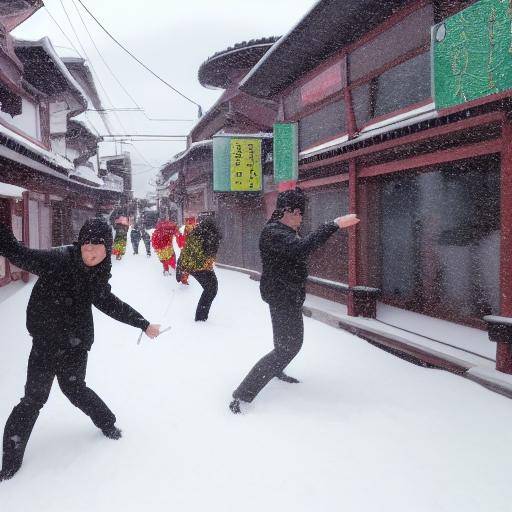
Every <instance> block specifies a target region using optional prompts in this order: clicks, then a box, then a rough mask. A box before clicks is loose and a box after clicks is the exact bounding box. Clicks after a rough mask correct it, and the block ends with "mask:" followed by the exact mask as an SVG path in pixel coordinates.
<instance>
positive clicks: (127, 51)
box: [61, 0, 203, 117]
mask: <svg viewBox="0 0 512 512" xmlns="http://www.w3.org/2000/svg"><path fill="white" fill-rule="evenodd" d="M61 1H62V0H61ZM78 1H79V2H80V4H81V5H82V7H83V8H84V9H85V10H86V11H87V13H88V14H89V16H90V17H91V18H92V19H93V20H94V21H95V22H96V23H97V24H98V25H99V26H100V27H101V29H102V30H103V31H104V32H105V33H106V34H107V35H108V36H109V37H110V39H112V40H113V41H114V42H115V43H116V44H117V45H118V46H119V47H120V48H122V49H123V50H124V51H125V52H126V53H127V54H128V55H129V56H130V57H131V58H132V59H134V60H135V61H137V62H138V63H139V64H140V65H141V66H142V67H143V68H144V69H146V70H147V71H149V72H150V73H151V74H152V75H153V76H154V77H155V78H157V79H158V80H160V81H161V82H162V83H164V84H165V85H166V86H167V87H169V88H170V89H172V90H173V91H174V92H175V93H177V94H179V95H180V96H181V97H182V98H184V99H186V100H187V101H189V102H190V103H192V104H194V105H196V106H197V108H198V115H199V117H201V116H202V114H203V112H202V108H201V105H199V103H197V102H195V101H194V100H192V99H190V98H189V97H188V96H185V94H183V93H182V92H180V91H179V90H178V89H176V88H175V87H173V86H172V85H171V84H170V83H169V82H167V81H166V80H164V79H163V78H162V77H161V76H159V75H157V74H156V73H155V72H154V71H153V70H152V69H150V68H149V67H148V66H146V64H144V63H143V62H142V61H141V60H140V59H138V58H137V57H136V56H135V55H134V54H133V53H131V52H130V51H129V50H128V49H127V48H126V47H125V46H123V45H122V44H121V43H120V42H119V41H118V40H117V39H116V38H115V37H114V36H113V35H112V34H111V33H110V32H109V31H108V30H107V29H106V28H105V27H104V26H103V25H102V24H101V22H100V21H99V20H98V19H97V18H96V17H95V16H94V14H92V12H91V11H90V10H89V9H88V8H87V6H86V5H85V4H84V3H83V2H82V0H78Z"/></svg>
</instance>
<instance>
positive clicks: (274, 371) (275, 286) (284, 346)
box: [229, 188, 359, 414]
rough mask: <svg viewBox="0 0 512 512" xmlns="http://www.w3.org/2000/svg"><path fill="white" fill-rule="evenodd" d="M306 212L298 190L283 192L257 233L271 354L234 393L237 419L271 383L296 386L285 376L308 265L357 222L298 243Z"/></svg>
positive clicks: (328, 226) (300, 326)
mask: <svg viewBox="0 0 512 512" xmlns="http://www.w3.org/2000/svg"><path fill="white" fill-rule="evenodd" d="M305 209H306V197H305V195H304V194H303V192H302V191H301V190H300V189H299V188H296V189H294V190H287V191H286V192H281V193H280V194H279V195H278V197H277V205H276V209H275V210H274V212H273V213H272V216H271V218H270V220H269V221H268V222H267V224H266V225H265V227H264V228H263V231H262V232H261V235H260V241H259V247H260V254H261V262H262V266H263V271H262V274H261V281H260V292H261V297H262V299H263V300H264V301H265V302H266V303H267V304H268V305H269V309H270V318H271V320H272V331H273V334H274V350H272V351H271V352H269V353H268V354H267V355H266V356H264V357H263V358H262V359H260V360H259V361H258V362H257V363H256V365H255V366H254V368H253V369H252V370H251V371H250V372H249V374H248V375H247V377H245V379H244V380H243V381H242V383H241V384H240V385H239V386H238V388H237V389H236V390H235V391H234V392H233V401H232V402H231V403H230V404H229V408H230V409H231V411H232V412H233V413H235V414H239V413H240V412H241V408H240V402H252V401H253V400H254V399H255V398H256V396H257V395H258V393H259V392H260V391H261V390H262V389H263V388H264V387H265V386H266V385H267V384H268V383H269V382H270V381H271V380H272V379H273V378H274V377H277V378H278V379H280V380H283V381H285V382H289V383H298V382H299V381H298V380H297V379H295V378H293V377H290V376H288V375H286V374H285V373H284V370H285V368H286V367H287V366H288V364H290V362H291V361H292V359H293V358H294V357H295V356H296V355H297V354H298V353H299V351H300V349H301V347H302V343H303V338H304V322H303V318H302V305H303V303H304V300H305V298H306V279H307V276H308V268H307V259H308V257H309V255H310V254H311V253H312V252H313V251H314V250H315V249H318V247H320V246H321V245H322V244H324V243H325V242H326V241H327V239H328V238H329V237H330V236H331V235H333V234H334V233H335V232H336V231H338V229H340V228H347V227H349V226H353V225H355V224H357V223H358V222H359V219H358V218H357V217H356V216H355V215H345V216H343V217H338V218H337V219H335V220H334V221H332V222H327V223H325V224H323V225H321V226H320V227H319V228H318V229H317V230H316V231H314V232H313V233H311V234H310V235H308V236H306V237H304V238H301V237H300V236H299V235H298V233H297V230H298V229H299V226H300V225H301V223H302V218H303V215H304V211H305Z"/></svg>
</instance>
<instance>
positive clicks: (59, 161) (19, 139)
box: [0, 124, 75, 171]
mask: <svg viewBox="0 0 512 512" xmlns="http://www.w3.org/2000/svg"><path fill="white" fill-rule="evenodd" d="M0 133H1V134H2V135H4V136H5V137H7V138H9V139H11V140H12V141H14V142H16V143H17V144H19V145H20V146H23V147H24V148H26V149H28V150H29V151H32V152H33V153H36V154H37V155H39V156H41V157H42V158H44V159H45V160H46V161H47V162H49V163H51V164H54V165H57V166H59V167H62V168H64V169H67V170H68V171H69V170H74V169H75V166H74V165H73V164H72V162H70V161H69V160H67V159H66V158H64V157H63V156H60V155H58V154H57V153H52V152H51V151H48V150H46V149H44V148H42V147H41V146H38V145H37V144H34V143H33V142H31V141H29V140H28V139H26V138H25V137H23V136H22V135H18V134H17V133H16V132H13V131H12V130H10V129H9V128H7V127H6V126H4V125H2V124H0Z"/></svg>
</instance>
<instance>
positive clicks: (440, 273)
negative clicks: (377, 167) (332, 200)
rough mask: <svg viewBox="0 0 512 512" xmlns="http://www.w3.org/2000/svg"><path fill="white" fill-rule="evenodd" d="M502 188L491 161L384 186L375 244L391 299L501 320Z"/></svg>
mask: <svg viewBox="0 0 512 512" xmlns="http://www.w3.org/2000/svg"><path fill="white" fill-rule="evenodd" d="M499 180H500V164H499V159H498V158H492V157H486V158H480V159H472V160H467V161H464V162H461V163H452V164H450V165H446V166H439V167H438V168H436V169H435V170H432V171H429V172H423V173H415V174H408V175H407V176H404V175H400V176H394V177H392V178H385V179H383V180H382V182H381V187H380V205H381V209H380V217H381V222H382V225H381V227H380V229H379V230H378V233H377V236H379V235H380V246H381V265H380V268H381V287H382V290H383V293H384V295H385V296H387V297H394V298H396V299H400V301H401V302H404V303H405V304H406V305H407V304H409V305H410V306H411V307H413V309H416V310H420V311H422V312H424V313H426V314H436V311H439V310H440V309H442V310H443V311H444V312H446V313H447V314H449V315H451V316H453V317H455V318H481V317H482V316H484V315H486V314H491V313H492V314H497V313H498V312H499V302H500V301H499V290H500V286H499V268H500V262H499V258H500V256H499V254H500V249H499V244H500V225H499V222H500V200H499V197H500V181H499Z"/></svg>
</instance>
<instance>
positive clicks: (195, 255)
mask: <svg viewBox="0 0 512 512" xmlns="http://www.w3.org/2000/svg"><path fill="white" fill-rule="evenodd" d="M221 239H222V235H221V234H220V231H219V228H218V227H217V224H216V223H215V220H214V219H213V217H206V218H205V219H203V220H202V221H201V222H200V223H199V224H198V225H197V226H196V227H195V228H194V229H193V230H192V231H191V232H190V234H189V235H188V236H187V240H186V242H185V247H183V250H182V251H181V254H180V257H179V260H178V267H177V269H176V280H177V281H178V282H180V281H181V279H182V274H183V273H187V274H190V275H192V277H194V278H195V279H196V280H197V281H198V282H199V284H200V285H201V286H202V288H203V293H202V294H201V297H200V299H199V303H198V304H197V309H196V315H195V321H196V322H204V321H206V320H207V319H208V314H209V313H210V307H211V305H212V302H213V300H214V299H215V296H216V295H217V290H218V283H217V276H216V275H215V272H214V270H213V264H214V263H215V258H216V256H217V251H218V250H219V245H220V241H221Z"/></svg>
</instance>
